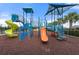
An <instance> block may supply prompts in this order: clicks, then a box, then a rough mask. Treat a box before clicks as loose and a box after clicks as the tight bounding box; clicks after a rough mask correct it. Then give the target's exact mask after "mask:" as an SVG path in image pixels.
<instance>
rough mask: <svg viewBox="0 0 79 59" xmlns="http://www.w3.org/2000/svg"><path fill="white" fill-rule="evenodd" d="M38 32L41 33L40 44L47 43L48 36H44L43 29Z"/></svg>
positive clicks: (44, 30)
mask: <svg viewBox="0 0 79 59" xmlns="http://www.w3.org/2000/svg"><path fill="white" fill-rule="evenodd" d="M40 31H41V41H42V42H47V41H48V36H47V35H46V29H45V27H42V28H41V30H40Z"/></svg>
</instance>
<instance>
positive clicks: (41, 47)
mask: <svg viewBox="0 0 79 59" xmlns="http://www.w3.org/2000/svg"><path fill="white" fill-rule="evenodd" d="M48 37H49V41H48V43H42V42H41V40H40V37H39V36H38V32H36V31H35V32H34V37H33V39H30V38H29V37H26V39H25V40H24V41H23V42H20V41H19V40H18V37H17V38H8V37H7V36H5V35H3V36H0V54H1V55H18V54H19V55H41V54H42V55H69V54H71V55H76V54H79V38H78V37H73V36H71V37H70V36H66V39H65V40H64V41H58V40H56V38H54V37H52V36H51V32H48Z"/></svg>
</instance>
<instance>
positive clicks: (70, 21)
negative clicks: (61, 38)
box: [69, 20, 72, 34]
mask: <svg viewBox="0 0 79 59" xmlns="http://www.w3.org/2000/svg"><path fill="white" fill-rule="evenodd" d="M71 30H72V20H69V34H70V31H71Z"/></svg>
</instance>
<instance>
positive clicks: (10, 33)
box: [5, 20, 18, 37]
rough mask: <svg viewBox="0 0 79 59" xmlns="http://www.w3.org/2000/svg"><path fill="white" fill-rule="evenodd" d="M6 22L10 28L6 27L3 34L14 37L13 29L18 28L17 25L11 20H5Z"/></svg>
mask: <svg viewBox="0 0 79 59" xmlns="http://www.w3.org/2000/svg"><path fill="white" fill-rule="evenodd" d="M6 24H7V25H8V26H9V27H10V28H11V29H8V30H6V31H5V34H6V35H7V36H8V37H14V36H16V35H15V34H14V31H15V30H17V29H18V25H16V24H14V23H13V22H12V20H7V21H6Z"/></svg>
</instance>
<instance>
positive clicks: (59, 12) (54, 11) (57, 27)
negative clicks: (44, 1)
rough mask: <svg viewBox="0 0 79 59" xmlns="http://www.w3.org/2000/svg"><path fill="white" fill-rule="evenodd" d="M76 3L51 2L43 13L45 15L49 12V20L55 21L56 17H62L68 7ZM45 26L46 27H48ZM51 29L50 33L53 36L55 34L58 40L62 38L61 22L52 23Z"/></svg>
mask: <svg viewBox="0 0 79 59" xmlns="http://www.w3.org/2000/svg"><path fill="white" fill-rule="evenodd" d="M76 5H77V4H64V3H62V4H61V3H59V4H58V3H53V4H49V7H48V11H47V13H46V14H45V16H47V15H48V14H51V22H52V20H54V21H56V16H57V18H62V19H63V13H64V12H65V11H67V10H68V9H70V8H71V7H73V6H76ZM48 27H49V26H47V27H46V28H48ZM51 30H52V31H53V32H52V33H51V34H52V35H53V36H56V37H57V39H58V40H64V28H63V22H61V23H58V24H53V25H52V26H51Z"/></svg>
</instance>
